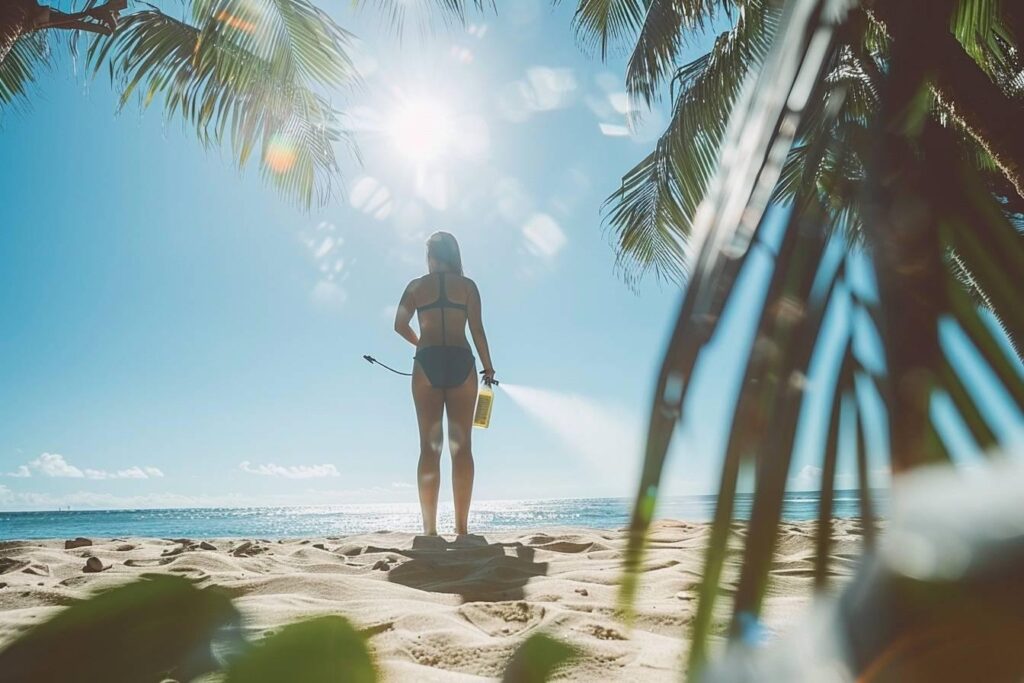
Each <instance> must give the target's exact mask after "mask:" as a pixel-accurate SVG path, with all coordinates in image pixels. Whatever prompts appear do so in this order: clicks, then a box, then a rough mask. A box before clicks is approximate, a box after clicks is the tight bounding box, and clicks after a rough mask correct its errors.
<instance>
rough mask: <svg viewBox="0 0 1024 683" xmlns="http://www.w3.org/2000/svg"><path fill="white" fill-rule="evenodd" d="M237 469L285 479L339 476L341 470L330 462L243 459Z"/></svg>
mask: <svg viewBox="0 0 1024 683" xmlns="http://www.w3.org/2000/svg"><path fill="white" fill-rule="evenodd" d="M238 469H240V470H242V471H243V472H246V473H248V474H256V475H259V476H261V477H283V478H285V479H321V478H324V477H340V476H341V472H339V471H338V468H337V467H335V466H334V465H331V464H323V465H289V466H287V467H284V466H282V465H275V464H274V463H272V462H271V463H267V464H265V465H254V464H253V463H251V462H249V461H248V460H243V461H242V462H241V463H240V464H239V465H238Z"/></svg>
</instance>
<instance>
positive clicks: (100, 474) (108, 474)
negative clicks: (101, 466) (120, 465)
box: [6, 453, 164, 479]
mask: <svg viewBox="0 0 1024 683" xmlns="http://www.w3.org/2000/svg"><path fill="white" fill-rule="evenodd" d="M33 474H36V475H39V476H42V477H56V478H65V479H159V478H161V477H163V476H164V473H163V471H161V470H160V469H159V468H157V467H140V466H138V465H133V466H131V467H128V468H126V469H121V470H97V469H92V468H88V467H87V468H84V469H82V468H79V467H76V466H75V465H72V464H71V463H69V462H68V461H67V460H66V459H65V458H64V456H63V455H61V454H60V453H43V454H42V455H40V456H39V457H38V458H36V459H35V460H32V461H31V462H28V463H26V464H24V465H18V467H17V468H16V469H15V470H14V471H13V472H7V475H6V476H8V477H14V478H16V479H28V478H30V477H32V476H33Z"/></svg>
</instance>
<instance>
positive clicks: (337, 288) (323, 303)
mask: <svg viewBox="0 0 1024 683" xmlns="http://www.w3.org/2000/svg"><path fill="white" fill-rule="evenodd" d="M309 297H310V299H312V300H313V303H314V304H316V305H317V306H318V307H320V308H323V309H325V310H329V311H337V310H339V309H341V308H342V307H343V306H344V305H345V302H346V301H348V292H347V291H346V290H345V288H344V287H342V286H341V285H339V284H338V283H337V282H334V281H333V280H320V281H319V282H317V283H316V285H314V286H313V289H312V291H310V293H309Z"/></svg>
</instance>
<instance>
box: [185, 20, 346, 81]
mask: <svg viewBox="0 0 1024 683" xmlns="http://www.w3.org/2000/svg"><path fill="white" fill-rule="evenodd" d="M191 15H192V23H193V24H194V25H195V26H198V27H201V28H202V31H203V35H202V37H201V39H202V40H203V41H207V40H215V41H218V42H219V43H222V44H224V43H227V44H230V45H232V46H233V48H234V49H235V50H237V51H239V52H242V53H248V54H251V55H253V56H254V57H256V58H258V59H260V60H262V61H263V62H265V63H266V64H268V65H270V67H271V69H272V72H273V74H274V76H275V78H276V79H279V80H282V81H290V80H298V81H299V82H301V83H304V84H306V85H312V84H314V83H315V84H319V85H321V86H324V87H331V86H345V85H351V84H352V83H353V81H354V80H355V79H356V72H355V68H354V66H353V64H352V60H351V58H350V56H349V52H350V50H351V47H352V35H351V34H350V33H348V32H347V31H345V30H344V29H343V28H341V27H340V26H339V25H338V24H337V23H335V21H334V20H333V19H331V18H330V17H329V16H328V15H327V13H325V12H324V11H323V10H321V9H320V8H319V7H317V6H316V5H315V4H313V3H312V2H310V1H309V0H192V2H191Z"/></svg>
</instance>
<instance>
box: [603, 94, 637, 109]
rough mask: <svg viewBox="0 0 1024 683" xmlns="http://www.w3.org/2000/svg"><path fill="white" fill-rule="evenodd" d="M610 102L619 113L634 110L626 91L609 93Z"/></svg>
mask: <svg viewBox="0 0 1024 683" xmlns="http://www.w3.org/2000/svg"><path fill="white" fill-rule="evenodd" d="M608 103H609V104H610V105H612V109H614V110H615V111H616V112H618V113H619V114H629V113H630V112H631V111H632V110H633V108H632V106H631V104H630V101H629V95H627V94H626V93H624V92H613V93H609V95H608Z"/></svg>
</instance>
